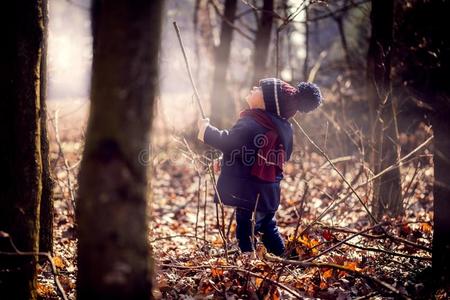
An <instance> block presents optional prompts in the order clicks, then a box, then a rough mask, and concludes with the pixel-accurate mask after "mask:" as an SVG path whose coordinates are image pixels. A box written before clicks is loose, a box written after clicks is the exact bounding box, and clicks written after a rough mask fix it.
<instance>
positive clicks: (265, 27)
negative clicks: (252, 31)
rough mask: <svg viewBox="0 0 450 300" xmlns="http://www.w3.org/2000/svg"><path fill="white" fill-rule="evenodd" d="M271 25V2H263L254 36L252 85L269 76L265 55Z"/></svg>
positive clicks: (270, 0) (267, 50) (267, 48)
mask: <svg viewBox="0 0 450 300" xmlns="http://www.w3.org/2000/svg"><path fill="white" fill-rule="evenodd" d="M272 23H273V0H264V4H263V8H262V12H261V17H260V20H259V22H258V30H257V31H256V36H255V50H254V54H253V68H254V73H253V79H252V83H253V84H257V83H258V80H260V79H261V78H263V77H266V76H268V75H270V74H268V73H267V66H266V65H267V55H268V53H269V46H270V37H271V34H272Z"/></svg>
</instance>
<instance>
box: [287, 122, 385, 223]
mask: <svg viewBox="0 0 450 300" xmlns="http://www.w3.org/2000/svg"><path fill="white" fill-rule="evenodd" d="M292 120H293V121H294V123H295V125H297V127H298V128H299V129H300V131H301V132H302V133H303V134H304V135H305V137H306V138H307V139H308V141H309V142H310V143H311V144H312V145H313V146H314V147H315V148H316V149H317V150H318V151H319V152H320V154H322V156H323V157H324V158H325V159H326V160H327V161H328V162H329V163H330V165H331V167H332V168H333V169H334V170H335V171H336V172H337V173H338V175H339V176H340V177H341V178H342V180H343V181H344V182H345V184H347V186H348V187H349V188H350V190H351V191H352V193H353V194H354V195H355V196H356V198H357V199H358V201H359V202H360V203H361V205H362V206H363V207H364V210H365V211H366V212H367V214H368V215H369V216H370V218H371V219H372V221H373V222H374V223H375V224H377V223H378V220H377V219H376V218H375V217H374V215H373V214H372V213H371V212H370V210H369V208H368V207H367V206H366V204H365V203H364V201H363V200H362V199H361V197H360V196H359V195H358V193H357V192H356V191H355V189H354V188H353V186H352V185H351V184H350V182H348V180H347V179H346V178H345V176H344V175H342V173H341V172H340V171H339V170H338V169H337V168H336V166H335V165H334V164H333V162H332V161H331V160H330V158H329V157H328V155H327V154H326V153H325V152H324V151H323V150H322V149H321V148H320V147H319V146H318V145H317V144H316V143H315V142H314V141H313V140H312V139H311V138H310V137H309V135H308V134H307V133H306V132H305V130H303V128H302V126H301V125H300V124H299V123H298V122H297V120H296V119H295V118H292Z"/></svg>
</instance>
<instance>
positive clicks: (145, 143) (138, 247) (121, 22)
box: [77, 0, 163, 299]
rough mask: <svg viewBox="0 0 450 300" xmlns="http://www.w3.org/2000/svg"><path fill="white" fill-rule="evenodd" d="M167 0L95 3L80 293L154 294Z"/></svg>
mask: <svg viewBox="0 0 450 300" xmlns="http://www.w3.org/2000/svg"><path fill="white" fill-rule="evenodd" d="M162 5H163V1H162V0H154V1H127V0H119V1H106V0H105V1H102V0H97V1H94V2H93V5H92V31H93V71H92V72H93V73H92V81H91V109H90V118H89V123H88V129H87V136H86V146H85V150H84V153H83V160H82V163H81V169H80V173H79V183H80V188H79V194H78V199H77V200H78V201H77V220H78V229H79V232H78V233H79V244H78V278H77V280H78V281H77V298H78V299H149V298H153V297H152V294H151V291H152V281H151V278H152V266H151V255H150V248H149V244H148V240H147V239H148V218H147V201H148V199H147V192H148V182H147V181H148V178H147V177H148V176H147V170H146V165H145V161H142V158H143V154H146V153H147V154H148V152H146V151H148V147H149V131H150V129H151V122H152V119H153V103H154V100H155V95H156V92H157V82H158V54H159V46H160V39H161V33H160V32H161V15H162Z"/></svg>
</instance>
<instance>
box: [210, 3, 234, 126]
mask: <svg viewBox="0 0 450 300" xmlns="http://www.w3.org/2000/svg"><path fill="white" fill-rule="evenodd" d="M213 5H215V4H213ZM236 9H237V0H226V1H225V4H224V13H223V16H222V25H221V30H220V43H219V45H218V46H217V47H216V49H215V53H214V54H215V55H214V75H213V83H212V90H211V121H212V123H213V124H214V125H215V126H218V127H219V128H223V127H224V126H225V122H224V121H225V117H227V116H232V115H233V112H234V101H233V99H232V96H231V95H230V94H229V93H228V92H227V70H228V64H229V60H230V52H231V42H232V40H233V30H234V29H233V27H232V25H233V23H234V18H235V15H236ZM227 125H229V124H227Z"/></svg>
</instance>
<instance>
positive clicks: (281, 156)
mask: <svg viewBox="0 0 450 300" xmlns="http://www.w3.org/2000/svg"><path fill="white" fill-rule="evenodd" d="M240 117H241V118H243V117H251V118H252V119H254V120H255V121H256V122H257V123H258V124H260V125H261V126H263V127H265V128H267V129H269V131H267V132H266V133H265V134H264V135H263V136H259V135H257V136H256V137H255V138H254V141H253V143H255V145H256V146H257V147H258V148H259V150H258V153H257V157H256V161H255V163H254V164H253V166H252V170H251V174H252V175H253V176H256V177H258V178H259V179H262V180H265V181H270V182H275V181H276V175H277V170H280V171H282V170H283V163H284V161H285V157H286V152H285V150H284V146H283V144H281V143H280V141H279V136H278V129H277V127H276V126H275V124H273V122H272V119H271V118H270V117H269V116H268V115H267V113H266V112H265V111H264V110H261V109H246V110H243V111H241V113H240Z"/></svg>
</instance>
